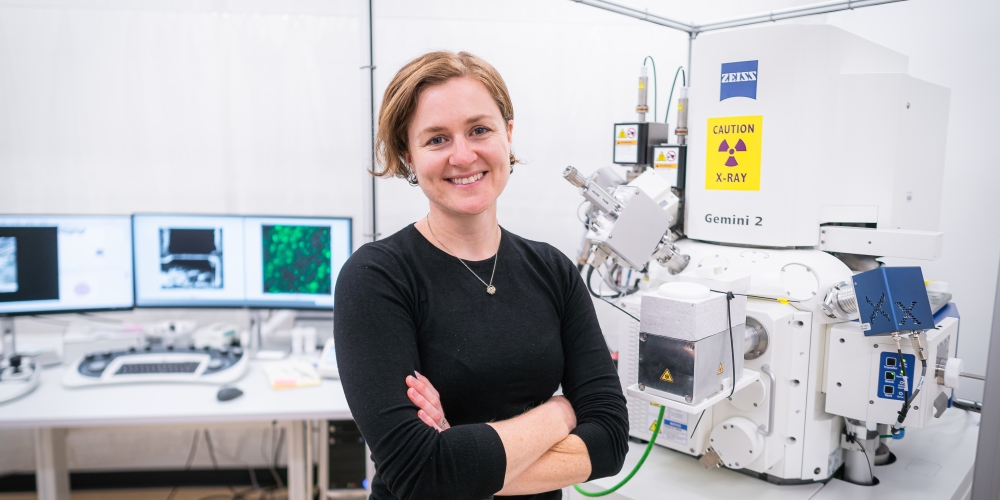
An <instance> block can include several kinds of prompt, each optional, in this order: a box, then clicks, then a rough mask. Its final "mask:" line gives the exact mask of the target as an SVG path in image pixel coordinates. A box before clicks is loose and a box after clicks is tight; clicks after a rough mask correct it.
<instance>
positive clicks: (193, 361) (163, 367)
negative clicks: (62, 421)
mask: <svg viewBox="0 0 1000 500" xmlns="http://www.w3.org/2000/svg"><path fill="white" fill-rule="evenodd" d="M249 358H250V356H248V355H246V353H245V352H244V351H243V349H241V348H239V347H231V348H224V349H215V348H207V347H206V348H202V349H198V348H195V347H194V346H187V347H183V348H175V347H174V346H167V347H160V346H157V347H153V346H147V347H145V348H142V349H137V348H134V347H133V348H129V349H128V350H121V351H105V352H99V353H90V354H87V355H85V356H82V357H81V358H80V359H78V360H76V362H74V363H73V364H72V365H71V366H70V368H69V369H68V370H66V373H65V375H63V380H62V382H63V385H64V386H66V387H84V386H92V385H107V384H127V383H146V384H150V383H197V384H228V383H232V382H235V381H236V380H239V379H240V378H241V377H242V376H243V375H244V374H245V373H246V370H247V363H248V362H249Z"/></svg>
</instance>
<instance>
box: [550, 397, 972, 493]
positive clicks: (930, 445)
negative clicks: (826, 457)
mask: <svg viewBox="0 0 1000 500" xmlns="http://www.w3.org/2000/svg"><path fill="white" fill-rule="evenodd" d="M978 422H979V414H970V413H967V412H965V411H962V410H957V409H955V408H951V409H949V410H947V411H946V412H945V413H944V415H942V416H941V419H939V420H936V421H934V423H933V424H932V425H930V426H928V427H925V428H923V429H913V430H907V431H906V437H905V438H904V439H902V440H899V441H890V442H889V449H890V450H892V452H893V453H894V454H895V455H896V462H895V463H893V464H890V465H884V466H879V467H875V469H874V470H875V477H877V478H878V479H879V480H880V481H881V482H880V484H879V485H878V486H872V487H867V486H857V485H854V484H851V483H847V482H844V481H841V480H839V479H831V480H830V481H829V482H828V483H826V484H822V483H815V484H807V485H799V486H778V485H775V484H771V483H768V482H765V481H761V480H759V479H754V478H751V477H749V476H745V475H743V474H740V473H738V472H734V471H731V470H728V469H709V470H705V469H704V468H702V467H701V465H700V464H699V463H698V461H697V460H696V459H694V458H693V457H690V456H687V455H683V454H681V453H677V452H675V451H671V450H668V449H665V448H662V447H659V446H656V447H655V448H654V449H653V451H652V452H650V454H649V458H647V459H646V463H645V464H643V466H642V469H640V470H639V472H638V473H637V474H636V475H635V477H633V478H632V480H631V481H630V482H629V483H628V484H626V485H625V486H623V487H622V488H621V489H620V490H618V491H616V492H615V493H612V494H610V495H608V496H605V497H601V498H605V499H608V500H647V499H648V500H653V499H656V500H662V499H670V500H720V499H722V500H728V499H743V500H753V499H761V500H764V499H766V500H904V499H905V500H922V499H926V500H961V499H966V498H969V497H970V496H971V494H972V469H973V464H974V462H975V459H976V440H977V437H978V435H979V426H978ZM645 448H646V445H645V444H640V443H630V444H629V453H628V456H627V457H626V459H625V467H623V469H622V472H621V473H620V474H618V475H617V476H615V477H613V478H604V479H598V480H596V481H592V482H590V483H587V484H586V485H584V486H583V488H585V489H587V490H590V491H597V490H603V489H607V488H610V487H611V486H613V485H615V484H617V483H618V481H620V480H622V479H623V478H624V477H625V476H626V475H627V474H628V472H629V471H631V470H632V467H634V466H635V464H636V462H638V461H639V457H641V456H642V452H643V451H644V450H645ZM568 491H569V492H570V494H569V495H568V498H569V499H570V500H583V499H584V498H586V497H584V496H583V495H580V494H579V493H577V492H576V491H574V490H572V488H570V489H568Z"/></svg>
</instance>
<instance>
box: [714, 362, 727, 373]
mask: <svg viewBox="0 0 1000 500" xmlns="http://www.w3.org/2000/svg"><path fill="white" fill-rule="evenodd" d="M724 371H725V370H723V369H722V363H719V371H718V372H716V373H715V374H716V375H722V372H724Z"/></svg>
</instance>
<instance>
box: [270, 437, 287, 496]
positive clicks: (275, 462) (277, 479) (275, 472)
mask: <svg viewBox="0 0 1000 500" xmlns="http://www.w3.org/2000/svg"><path fill="white" fill-rule="evenodd" d="M284 442H285V429H281V432H279V433H278V443H277V444H273V443H274V424H271V443H272V444H273V446H272V448H271V450H272V453H273V459H272V461H271V476H272V477H274V482H275V483H277V484H278V488H284V487H285V483H284V481H282V480H281V476H279V475H278V454H279V451H280V450H281V445H282V443H284Z"/></svg>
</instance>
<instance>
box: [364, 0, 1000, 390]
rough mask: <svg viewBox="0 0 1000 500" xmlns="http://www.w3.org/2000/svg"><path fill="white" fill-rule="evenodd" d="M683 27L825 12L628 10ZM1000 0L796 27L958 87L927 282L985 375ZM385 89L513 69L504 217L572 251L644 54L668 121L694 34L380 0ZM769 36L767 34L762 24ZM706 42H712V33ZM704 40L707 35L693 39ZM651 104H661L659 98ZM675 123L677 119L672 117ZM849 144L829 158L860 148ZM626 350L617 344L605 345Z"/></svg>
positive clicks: (404, 210)
mask: <svg viewBox="0 0 1000 500" xmlns="http://www.w3.org/2000/svg"><path fill="white" fill-rule="evenodd" d="M618 3H621V4H623V5H628V6H630V7H633V8H636V9H640V10H643V9H647V8H648V9H649V10H650V12H652V13H655V14H661V15H664V16H666V17H669V18H672V19H678V20H682V21H695V22H710V21H717V20H721V19H728V18H733V17H738V16H741V15H750V14H757V13H760V12H765V11H768V10H774V9H780V8H785V7H790V6H795V5H807V4H811V3H815V2H813V1H809V0H799V1H788V0H785V1H763V0H754V1H749V2H748V1H736V0H716V1H713V2H691V1H681V0H649V1H648V2H645V3H643V2H641V1H640V0H621V1H619V2H618ZM998 16H1000V4H998V3H997V2H990V1H987V0H958V1H955V2H942V1H940V0H910V1H907V2H902V3H895V4H888V5H882V6H876V7H870V8H864V9H857V10H853V11H844V12H839V13H834V14H827V15H822V16H813V17H808V18H801V19H795V20H790V21H784V22H785V23H830V24H833V25H835V26H839V27H841V28H843V29H846V30H848V31H850V32H852V33H855V34H857V35H860V36H862V37H865V38H868V39H870V40H872V41H875V42H877V43H880V44H882V45H885V46H886V47H889V48H890V49H893V50H896V51H899V52H901V53H902V54H905V55H907V56H909V62H910V63H909V68H910V69H909V73H910V74H912V75H913V76H915V77H917V78H921V79H924V80H927V81H929V82H931V83H935V84H938V85H943V86H945V87H948V88H949V89H951V108H950V109H951V117H950V120H949V123H948V137H947V138H942V140H947V146H946V147H947V156H946V162H945V174H944V176H945V178H944V187H943V189H944V192H943V198H942V207H943V213H942V218H941V227H940V230H941V231H943V232H944V233H945V242H946V243H945V252H944V256H943V257H942V258H940V259H939V260H937V261H934V262H926V261H903V260H899V259H890V260H889V263H891V264H894V265H919V266H922V267H923V269H924V274H925V276H926V277H927V278H928V279H934V280H942V281H947V282H949V284H950V290H951V292H952V293H954V300H955V302H957V303H958V304H959V307H960V310H961V313H962V321H963V323H962V334H961V339H960V342H959V353H958V354H959V356H960V357H961V358H963V360H964V361H965V369H966V371H968V372H971V373H977V374H984V373H985V370H986V351H987V350H986V347H987V345H988V342H989V332H990V322H991V318H992V311H993V296H994V293H995V292H994V288H995V287H994V284H995V282H996V277H997V259H996V256H997V255H998V254H1000V232H998V231H996V229H995V224H991V223H989V222H985V221H988V220H989V219H988V217H989V215H988V214H994V213H997V212H998V211H1000V198H998V197H997V196H995V195H994V194H993V186H996V185H1000V170H997V169H990V168H988V167H987V165H990V160H991V157H992V151H991V150H990V148H989V146H988V145H989V144H992V142H993V140H992V136H991V131H992V130H993V127H992V126H991V125H992V118H993V117H994V116H997V115H998V114H1000V94H998V93H997V92H996V91H995V90H994V89H993V87H994V86H995V83H994V82H997V81H1000V66H998V65H997V64H994V61H1000V36H998V35H997V32H996V29H995V27H993V25H992V24H993V20H994V19H996V18H997V17H998ZM375 21H376V24H375V34H376V46H375V54H376V61H377V64H378V65H379V68H378V71H377V77H376V94H377V97H379V98H380V97H381V94H382V92H383V91H384V89H385V86H386V85H387V84H388V82H389V80H390V79H391V78H392V75H393V74H394V73H395V71H396V70H398V69H399V68H400V67H401V66H402V65H403V64H405V63H406V62H407V61H408V60H410V59H412V58H413V57H416V56H418V55H420V54H422V53H424V52H427V51H430V50H439V49H445V50H466V51H470V52H473V53H475V54H477V55H480V56H482V57H483V58H485V59H486V60H488V61H490V62H491V63H492V64H493V65H494V66H496V67H497V69H498V70H499V71H500V73H501V74H502V75H503V77H504V79H505V80H506V82H507V85H508V87H509V88H510V91H511V94H512V97H513V100H514V105H515V120H514V121H515V127H514V151H515V153H516V154H517V155H518V156H520V157H521V158H522V159H524V160H526V164H525V165H519V166H516V167H515V173H514V175H513V176H512V177H511V181H510V184H509V185H508V187H507V190H506V191H505V193H504V195H503V196H502V197H501V199H500V204H499V206H500V208H499V219H500V223H501V224H502V225H503V226H504V227H506V228H507V229H510V230H511V231H513V232H515V233H517V234H520V235H522V236H524V237H527V238H530V239H535V240H540V241H545V242H548V243H551V244H553V245H554V246H556V248H558V249H560V250H562V251H563V252H566V253H567V254H568V255H571V256H572V255H574V254H575V252H576V250H577V246H578V245H579V243H580V238H581V236H582V228H581V224H580V223H579V221H578V219H577V215H576V209H577V207H578V206H579V204H580V202H581V201H582V198H581V197H580V196H579V195H578V194H577V193H576V189H574V188H573V187H572V186H570V185H569V184H568V183H567V182H566V181H565V180H563V179H562V176H561V172H562V169H563V168H565V167H566V166H567V165H573V166H575V167H577V168H579V169H580V170H581V171H583V172H585V173H589V172H592V171H594V170H596V169H597V168H600V167H603V166H606V165H610V164H611V142H610V139H609V135H608V134H609V131H610V130H611V124H612V123H615V122H616V121H618V122H620V121H630V120H634V119H635V114H634V112H633V110H634V109H635V100H636V90H635V85H636V79H637V77H638V67H639V66H640V65H641V64H642V60H643V57H644V56H646V55H652V56H653V57H654V58H655V59H656V61H657V62H658V64H659V66H658V76H659V79H660V82H659V97H660V102H659V104H660V110H659V111H660V113H659V114H658V115H657V116H658V117H659V120H661V121H662V120H663V116H664V113H665V112H666V109H665V107H666V106H667V104H666V102H665V101H666V99H667V94H668V93H669V91H670V82H671V78H672V77H673V72H674V70H675V68H676V67H677V66H678V65H680V64H686V62H687V35H686V34H684V33H681V32H679V31H675V30H673V29H669V28H666V27H662V26H658V25H654V24H651V23H648V22H643V21H639V20H635V19H632V18H629V17H625V16H622V15H618V14H615V13H611V12H607V11H604V10H600V9H596V8H593V7H589V6H585V5H580V4H574V3H571V2H568V1H555V0H553V1H548V2H537V1H528V0H521V1H517V0H515V1H509V2H503V3H502V4H498V3H488V4H482V3H472V2H462V1H461V0H439V1H436V2H433V3H426V2H417V3H415V2H406V1H405V0H381V1H378V2H376V17H375ZM758 26H760V25H758ZM706 36H707V35H706ZM695 43H696V44H697V43H698V42H697V40H696V41H695ZM649 104H650V106H652V104H653V97H652V95H650V98H649ZM669 118H670V121H671V122H673V121H674V120H675V114H674V113H673V112H671V114H670V117H669ZM849 148H850V145H849V144H844V145H837V146H836V147H835V148H834V149H831V151H829V152H826V154H849ZM378 200H379V225H380V226H379V230H380V232H381V233H382V235H383V236H386V235H389V234H392V233H393V232H395V231H397V230H398V229H400V228H402V227H403V226H405V225H406V224H409V223H411V222H414V221H416V220H418V219H419V218H420V217H422V216H423V215H424V214H425V213H426V211H427V202H426V199H425V198H424V197H423V196H422V195H421V194H420V192H419V189H417V188H411V187H409V186H408V185H406V183H405V182H403V181H399V180H392V181H385V182H381V183H380V185H379V191H378ZM596 307H597V309H598V314H599V316H600V319H601V324H602V327H603V328H604V330H605V333H606V334H608V333H613V332H617V325H618V315H619V314H620V313H618V312H616V311H614V310H613V309H612V308H611V307H609V306H607V305H605V304H603V303H601V302H599V301H598V302H597V303H596ZM608 340H609V344H610V345H611V346H612V348H613V349H614V348H615V347H616V346H615V337H614V336H613V335H612V336H610V337H609V338H608ZM958 395H959V396H960V397H964V398H971V399H976V400H978V399H980V398H981V397H982V396H981V395H982V383H981V382H979V381H976V380H971V379H963V381H962V387H961V388H960V390H959V391H958Z"/></svg>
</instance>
